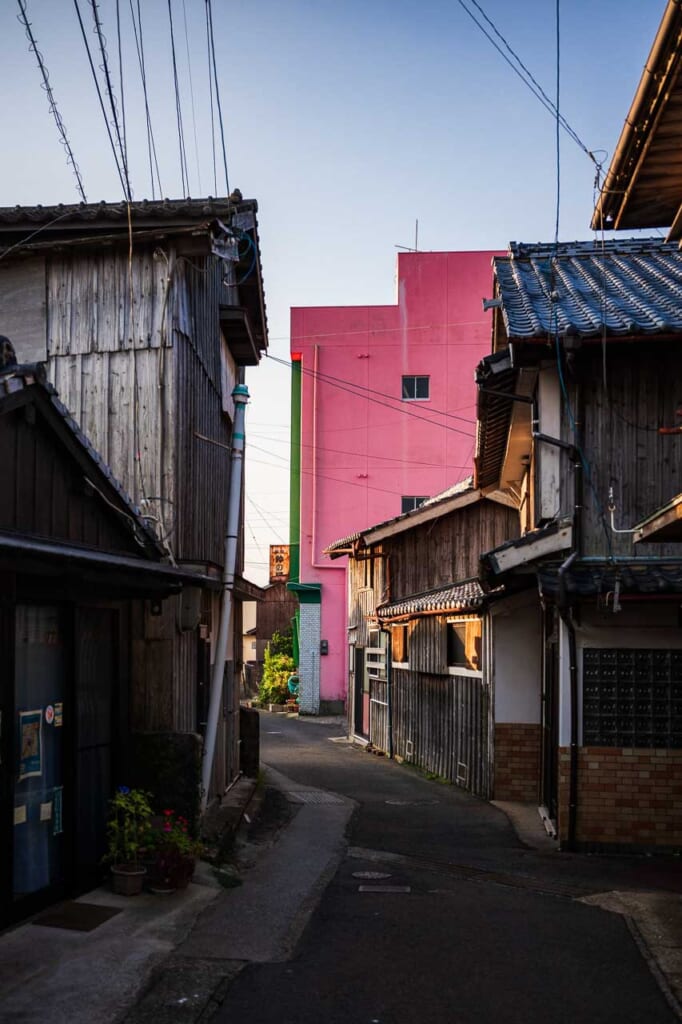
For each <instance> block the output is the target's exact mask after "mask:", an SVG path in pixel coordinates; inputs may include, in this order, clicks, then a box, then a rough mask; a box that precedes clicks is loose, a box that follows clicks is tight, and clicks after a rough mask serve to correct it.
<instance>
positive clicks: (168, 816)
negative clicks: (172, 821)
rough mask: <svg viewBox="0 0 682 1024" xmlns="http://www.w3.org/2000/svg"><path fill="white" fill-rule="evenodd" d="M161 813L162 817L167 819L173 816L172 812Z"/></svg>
mask: <svg viewBox="0 0 682 1024" xmlns="http://www.w3.org/2000/svg"><path fill="white" fill-rule="evenodd" d="M163 813H164V815H165V816H166V817H167V818H170V817H171V815H172V814H173V812H172V811H164V812H163Z"/></svg>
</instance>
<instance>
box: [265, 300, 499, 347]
mask: <svg viewBox="0 0 682 1024" xmlns="http://www.w3.org/2000/svg"><path fill="white" fill-rule="evenodd" d="M392 308H393V309H395V310H398V306H393V307H392ZM489 323H490V320H489V319H487V318H486V319H484V320H459V321H452V322H451V323H447V324H415V325H414V326H412V327H406V326H402V325H400V326H397V327H365V328H364V329H363V330H359V331H326V332H323V333H321V334H308V333H307V332H306V333H305V334H302V335H301V337H300V338H292V337H291V335H290V334H279V335H278V334H274V335H273V334H269V335H268V338H269V340H270V341H288V342H289V343H290V344H292V345H298V344H300V345H304V344H305V343H306V342H308V341H314V340H315V339H316V338H347V337H350V336H352V335H364V336H365V337H367V335H368V334H371V335H374V334H405V333H407V332H408V331H435V330H439V329H441V328H443V329H446V328H448V327H483V326H487V325H489ZM448 344H450V342H447V341H446V342H437V341H436V342H432V341H430V342H429V345H430V346H432V345H448ZM457 345H458V346H461V345H480V342H478V341H458V342H457Z"/></svg>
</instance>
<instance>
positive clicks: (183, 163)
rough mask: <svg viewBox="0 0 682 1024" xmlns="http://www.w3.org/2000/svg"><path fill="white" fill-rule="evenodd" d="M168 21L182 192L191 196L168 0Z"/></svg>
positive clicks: (171, 5)
mask: <svg viewBox="0 0 682 1024" xmlns="http://www.w3.org/2000/svg"><path fill="white" fill-rule="evenodd" d="M168 23H169V25H170V38H171V56H172V59H173V85H174V88H175V117H176V120H177V125H178V147H179V150H180V177H181V179H182V194H183V196H189V175H188V173H187V153H186V151H185V133H184V130H183V127H182V104H181V102H180V83H179V81H178V64H177V60H176V56H175V32H174V30H173V2H172V0H168Z"/></svg>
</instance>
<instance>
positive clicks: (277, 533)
mask: <svg viewBox="0 0 682 1024" xmlns="http://www.w3.org/2000/svg"><path fill="white" fill-rule="evenodd" d="M246 500H247V501H248V502H249V504H250V505H253V507H254V508H255V510H256V512H257V513H258V515H259V516H260V517H261V519H262V520H263V522H264V523H265V526H266V529H267V530H269V532H270V533H271V534H272V536H273V537H276V538H277V540H278V541H279V543H280V544H285V543H286V541H284V540H282V533H281V531H280V529H279V528H274V527H273V526H272V524H271V523H269V522H268V520H267V519H266V516H265V513H264V512H263V510H262V509H261V508H260V506H259V505H257V504H256V502H255V501H254V500H253V498H251V497H250V496H249V495H248V494H247V495H246Z"/></svg>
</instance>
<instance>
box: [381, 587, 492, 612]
mask: <svg viewBox="0 0 682 1024" xmlns="http://www.w3.org/2000/svg"><path fill="white" fill-rule="evenodd" d="M484 598H485V591H484V590H483V587H482V586H481V584H480V583H479V582H478V580H464V581H463V582H462V583H451V584H448V586H446V587H438V589H437V590H430V591H428V592H427V593H424V594H415V595H414V596H413V597H406V598H403V600H401V601H393V602H392V603H391V604H385V605H381V606H380V607H379V608H377V616H378V617H379V618H380V619H393V618H399V617H400V616H403V615H405V616H407V615H420V614H424V613H425V612H443V613H447V612H459V611H475V610H476V609H478V608H480V607H481V605H482V604H483V600H484Z"/></svg>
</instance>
